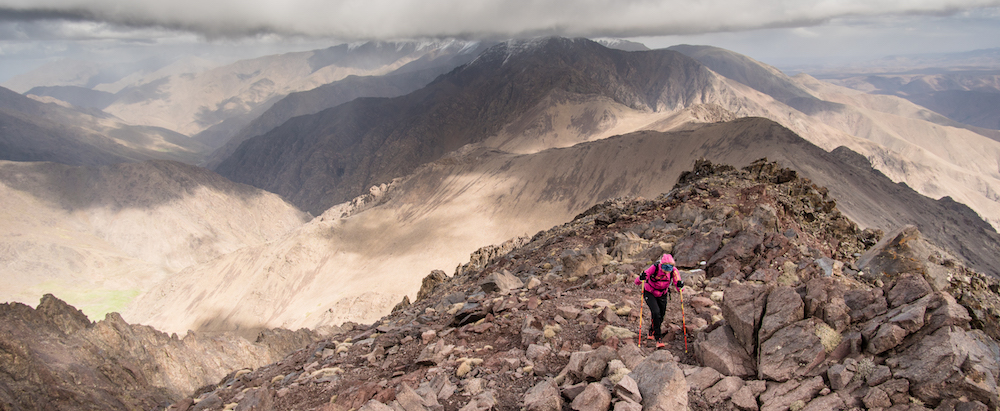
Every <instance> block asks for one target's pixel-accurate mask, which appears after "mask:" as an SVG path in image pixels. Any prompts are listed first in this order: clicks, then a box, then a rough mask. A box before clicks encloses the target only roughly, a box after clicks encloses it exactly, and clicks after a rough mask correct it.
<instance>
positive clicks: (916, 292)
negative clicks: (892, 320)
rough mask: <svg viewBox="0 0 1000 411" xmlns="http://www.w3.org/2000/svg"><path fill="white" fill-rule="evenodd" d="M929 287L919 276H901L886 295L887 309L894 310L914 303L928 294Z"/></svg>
mask: <svg viewBox="0 0 1000 411" xmlns="http://www.w3.org/2000/svg"><path fill="white" fill-rule="evenodd" d="M931 291H933V290H932V289H931V285H930V284H928V283H927V280H925V279H924V276H922V275H919V274H910V273H907V274H902V275H900V276H899V278H898V279H896V283H895V284H893V286H892V289H890V290H889V292H888V293H886V300H887V301H888V302H889V307H892V308H895V307H899V306H901V305H903V304H908V303H911V302H913V301H916V300H917V299H918V298H920V297H923V296H925V295H927V294H930V293H931Z"/></svg>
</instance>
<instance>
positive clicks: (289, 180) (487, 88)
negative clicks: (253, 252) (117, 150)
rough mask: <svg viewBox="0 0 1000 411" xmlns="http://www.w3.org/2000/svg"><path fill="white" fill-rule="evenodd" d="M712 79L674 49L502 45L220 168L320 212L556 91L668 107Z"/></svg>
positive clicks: (299, 124)
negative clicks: (430, 79) (407, 90)
mask: <svg viewBox="0 0 1000 411" xmlns="http://www.w3.org/2000/svg"><path fill="white" fill-rule="evenodd" d="M711 79H712V74H711V73H710V72H709V71H708V70H706V69H705V68H704V67H703V66H701V65H700V64H698V63H697V62H696V61H694V60H692V59H690V58H687V57H685V56H683V55H682V54H680V53H676V52H672V51H666V50H659V51H649V52H633V53H629V52H624V51H620V50H612V49H608V48H605V47H603V46H601V45H599V44H597V43H594V42H592V41H589V40H583V39H576V40H570V39H562V38H552V39H545V40H536V41H528V42H508V43H502V44H499V45H496V46H494V47H491V48H490V49H488V50H487V51H485V52H484V53H483V54H481V55H480V56H479V57H478V58H477V59H476V60H474V61H473V62H472V63H470V64H468V65H466V66H463V67H461V68H459V69H456V70H454V71H453V72H451V73H449V74H447V75H445V76H442V77H441V78H439V79H438V80H436V81H435V82H433V83H432V84H430V85H428V86H427V87H425V88H423V89H421V90H418V91H416V92H413V93H411V94H409V95H406V96H403V97H398V98H394V99H359V100H355V101H353V102H351V103H348V104H345V105H342V106H339V107H336V108H333V109H330V110H326V111H324V112H321V113H318V114H316V115H312V116H304V117H298V118H295V119H292V120H291V121H289V122H287V123H285V124H284V125H282V126H281V127H278V128H276V129H274V130H272V131H271V132H268V133H267V134H265V135H263V136H259V137H256V138H253V139H250V140H248V141H247V142H245V143H244V144H243V145H242V146H240V147H239V148H238V149H237V150H236V152H235V153H234V154H233V155H232V156H231V157H229V158H227V159H226V160H225V161H223V162H222V163H221V164H219V166H218V167H217V168H216V171H217V172H219V173H220V174H222V175H224V176H226V177H228V178H230V179H233V180H234V181H238V182H243V183H247V184H251V185H254V186H257V187H260V188H263V189H266V190H268V191H272V192H276V193H278V194H281V195H283V196H285V197H287V198H289V199H290V200H291V201H292V202H293V203H295V204H297V205H299V206H300V207H301V208H303V209H306V210H309V211H311V212H313V213H318V212H320V211H322V210H324V209H326V208H327V207H330V206H332V205H334V204H337V203H339V202H343V201H346V200H348V199H350V198H352V197H354V196H356V195H359V194H361V193H363V192H364V190H367V189H368V187H369V186H371V185H373V184H375V183H380V182H385V181H388V180H390V179H391V178H393V177H398V176H402V175H406V174H407V173H409V172H410V171H412V170H413V169H414V168H415V167H416V166H418V165H420V164H423V163H426V162H428V161H433V160H435V159H437V158H439V157H441V156H442V155H443V154H445V153H448V152H450V151H453V150H455V149H457V148H459V147H461V146H463V145H466V144H469V143H475V142H478V141H482V140H483V139H485V138H487V137H490V136H491V135H494V134H495V133H496V132H497V131H498V130H500V129H501V128H502V127H503V126H504V125H505V124H507V123H509V122H510V121H511V120H512V119H514V118H516V117H517V116H519V115H521V114H522V113H524V111H525V110H527V109H529V108H531V107H533V106H534V105H535V104H537V103H538V102H539V101H541V99H542V98H544V97H545V96H546V95H548V94H549V93H551V92H553V91H556V90H558V91H564V92H569V93H574V94H583V95H601V96H606V97H610V98H612V99H614V100H615V101H617V102H619V103H621V104H624V105H626V106H628V107H632V108H634V109H639V110H662V109H667V108H675V107H680V106H687V105H690V104H694V103H699V102H701V98H702V97H703V92H704V88H705V87H707V86H708V84H709V83H710V80H711Z"/></svg>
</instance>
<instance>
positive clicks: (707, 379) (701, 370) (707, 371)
mask: <svg viewBox="0 0 1000 411" xmlns="http://www.w3.org/2000/svg"><path fill="white" fill-rule="evenodd" d="M721 379H722V374H720V373H719V372H718V371H716V370H715V368H712V367H698V369H697V370H695V372H693V373H691V375H688V376H687V382H688V385H690V386H691V388H697V389H698V391H705V390H707V389H708V388H709V387H711V386H713V385H715V383H717V382H719V380H721Z"/></svg>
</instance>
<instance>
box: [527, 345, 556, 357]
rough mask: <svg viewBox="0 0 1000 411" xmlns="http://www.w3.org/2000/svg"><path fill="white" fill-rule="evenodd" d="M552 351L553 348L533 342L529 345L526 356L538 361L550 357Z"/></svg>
mask: <svg viewBox="0 0 1000 411" xmlns="http://www.w3.org/2000/svg"><path fill="white" fill-rule="evenodd" d="M551 353H552V349H551V348H549V347H546V346H544V345H538V344H531V345H528V349H527V350H526V351H525V356H527V357H528V359H529V360H531V361H538V360H541V359H544V358H545V357H548V356H549V354H551Z"/></svg>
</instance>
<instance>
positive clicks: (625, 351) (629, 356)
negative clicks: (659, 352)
mask: <svg viewBox="0 0 1000 411" xmlns="http://www.w3.org/2000/svg"><path fill="white" fill-rule="evenodd" d="M618 356H619V357H621V359H622V362H624V363H625V367H626V368H628V369H630V370H634V369H635V367H636V366H637V365H639V363H641V362H642V360H645V359H646V356H645V355H643V354H642V350H641V349H640V348H639V346H637V345H635V343H633V342H631V341H629V342H626V343H625V344H623V345H622V346H621V347H620V348H618Z"/></svg>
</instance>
